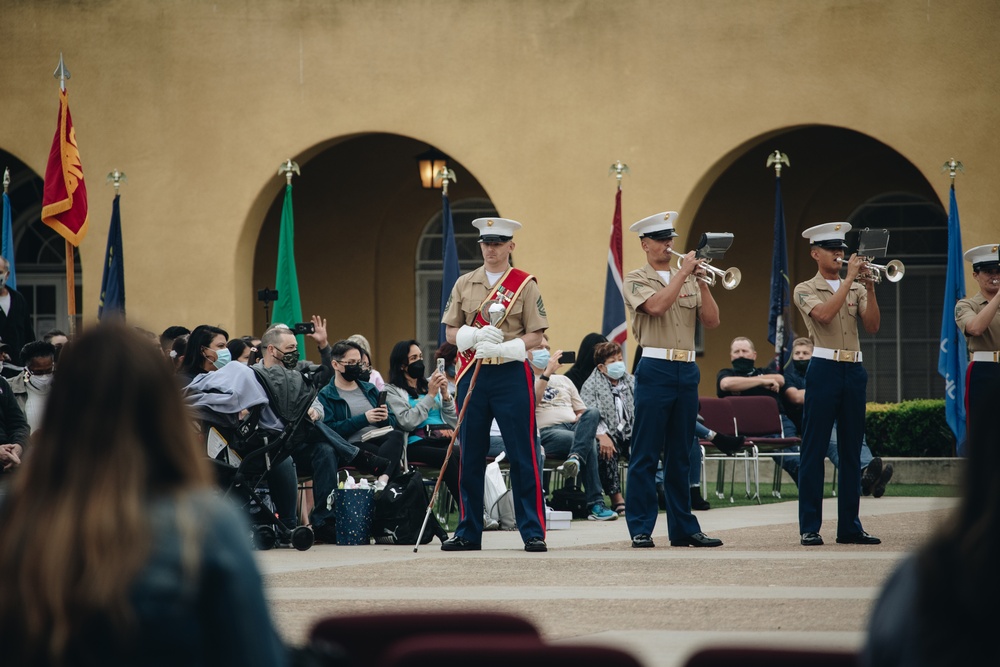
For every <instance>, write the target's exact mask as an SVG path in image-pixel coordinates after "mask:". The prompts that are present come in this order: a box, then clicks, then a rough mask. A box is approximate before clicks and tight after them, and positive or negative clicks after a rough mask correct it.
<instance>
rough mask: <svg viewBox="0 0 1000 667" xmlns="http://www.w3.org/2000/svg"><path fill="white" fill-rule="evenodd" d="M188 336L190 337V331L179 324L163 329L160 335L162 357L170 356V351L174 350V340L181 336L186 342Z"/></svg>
mask: <svg viewBox="0 0 1000 667" xmlns="http://www.w3.org/2000/svg"><path fill="white" fill-rule="evenodd" d="M189 335H191V330H190V329H188V328H187V327H184V326H181V325H179V324H177V325H174V326H170V327H167V328H166V329H164V330H163V333H161V334H160V348H161V349H162V350H163V354H164V356H170V350H172V349H174V341H175V340H177V339H178V338H180V337H181V336H184V339H185V340H187V337H188V336H189Z"/></svg>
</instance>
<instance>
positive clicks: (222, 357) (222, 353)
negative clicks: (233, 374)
mask: <svg viewBox="0 0 1000 667" xmlns="http://www.w3.org/2000/svg"><path fill="white" fill-rule="evenodd" d="M215 354H217V355H218V359H216V360H215V361H213V362H212V363H213V364H214V365H215V367H216V368H222V367H223V366H225V365H226V364H228V363H229V362H230V361H232V360H233V355H231V354H229V349H228V348H225V347H224V348H222V349H221V350H216V351H215Z"/></svg>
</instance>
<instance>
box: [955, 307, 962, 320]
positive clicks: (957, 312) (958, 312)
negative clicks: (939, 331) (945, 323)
mask: <svg viewBox="0 0 1000 667" xmlns="http://www.w3.org/2000/svg"><path fill="white" fill-rule="evenodd" d="M961 312H962V304H955V317H956V318H957V317H958V316H959V314H960V313H961Z"/></svg>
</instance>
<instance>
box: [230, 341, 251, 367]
mask: <svg viewBox="0 0 1000 667" xmlns="http://www.w3.org/2000/svg"><path fill="white" fill-rule="evenodd" d="M226 347H227V348H228V349H229V356H230V357H232V360H233V361H238V362H239V363H241V364H244V365H246V366H250V365H251V364H250V354H251V353H252V352H253V351H254V349H255V348H252V347H250V346H249V345H247V342H246V341H245V340H243V339H242V338H234V339H232V340H231V341H229V342H228V343H226ZM254 363H256V362H254Z"/></svg>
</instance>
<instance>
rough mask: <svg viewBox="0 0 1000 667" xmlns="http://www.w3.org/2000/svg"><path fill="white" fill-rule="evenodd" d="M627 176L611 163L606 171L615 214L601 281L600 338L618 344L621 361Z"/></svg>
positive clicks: (624, 330)
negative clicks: (611, 179) (611, 184)
mask: <svg viewBox="0 0 1000 667" xmlns="http://www.w3.org/2000/svg"><path fill="white" fill-rule="evenodd" d="M628 173H629V168H628V165H627V164H625V163H623V162H622V161H621V160H615V162H614V164H612V165H611V167H610V168H609V169H608V176H611V175H614V177H615V181H616V186H617V190H616V192H615V213H614V216H613V217H612V218H611V236H610V239H609V241H608V270H607V273H606V277H605V281H604V312H603V314H602V317H601V335H603V336H604V337H605V338H607V339H608V340H609V341H611V342H614V343H618V345H619V346H621V349H622V359H626V358H627V354H626V349H625V344H626V342H627V340H628V321H627V320H626V318H625V294H624V293H623V292H622V280H623V278H624V271H623V261H622V178H624V177H625V175H626V174H628Z"/></svg>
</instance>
